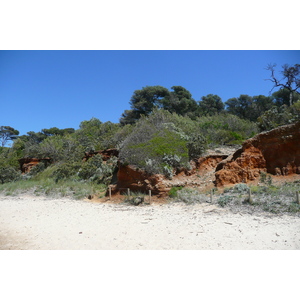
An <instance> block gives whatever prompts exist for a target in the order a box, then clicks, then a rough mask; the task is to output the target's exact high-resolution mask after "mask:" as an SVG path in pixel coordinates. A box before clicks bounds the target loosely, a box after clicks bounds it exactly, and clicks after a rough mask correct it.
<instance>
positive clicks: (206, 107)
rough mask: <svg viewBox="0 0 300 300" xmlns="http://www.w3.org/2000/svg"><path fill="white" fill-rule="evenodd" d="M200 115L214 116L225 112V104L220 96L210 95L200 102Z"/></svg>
mask: <svg viewBox="0 0 300 300" xmlns="http://www.w3.org/2000/svg"><path fill="white" fill-rule="evenodd" d="M199 110H200V114H201V115H204V116H207V115H208V116H212V115H215V114H218V113H220V112H222V111H223V110H224V103H223V102H222V99H221V98H220V97H219V96H218V95H213V94H208V95H207V96H203V97H202V98H201V101H199Z"/></svg>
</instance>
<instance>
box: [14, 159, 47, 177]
mask: <svg viewBox="0 0 300 300" xmlns="http://www.w3.org/2000/svg"><path fill="white" fill-rule="evenodd" d="M42 161H43V162H47V163H49V164H50V163H51V159H50V158H41V159H40V158H30V157H24V158H21V159H19V164H20V169H21V171H22V173H23V174H26V173H29V172H30V170H31V169H32V168H33V167H34V166H36V165H37V164H39V163H40V162H42Z"/></svg>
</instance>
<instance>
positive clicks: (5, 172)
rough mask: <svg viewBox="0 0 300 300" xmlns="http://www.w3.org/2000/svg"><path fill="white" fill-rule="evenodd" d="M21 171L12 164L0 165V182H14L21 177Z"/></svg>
mask: <svg viewBox="0 0 300 300" xmlns="http://www.w3.org/2000/svg"><path fill="white" fill-rule="evenodd" d="M20 177H21V173H20V172H18V171H17V170H16V169H15V168H13V167H11V166H0V182H1V183H2V184H3V183H6V182H12V181H16V180H18V179H20Z"/></svg>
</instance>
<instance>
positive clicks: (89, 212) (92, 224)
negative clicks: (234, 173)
mask: <svg viewBox="0 0 300 300" xmlns="http://www.w3.org/2000/svg"><path fill="white" fill-rule="evenodd" d="M0 249H2V250H9V249H12V250H13V249H18V250H39V249H41V250H42V249H43V250H55V249H58V250H85V249H86V250H88V249H90V250H101V249H105V250H115V249H120V250H127V249H131V250H135V249H147V250H156V249H157V250H163V249H166V250H177V249H180V250H184V249H186V250H201V249H205V250H222V249H226V250H231V249H236V250H244V249H247V250H272V249H275V250H285V249H287V250H293V249H300V218H299V217H293V216H287V215H285V216H270V215H267V214H259V215H257V214H256V215H254V214H253V215H251V214H248V213H245V214H243V213H236V214H234V213H232V212H229V211H228V210H226V209H223V208H220V207H217V206H215V205H212V204H209V203H205V204H197V205H190V206H188V205H185V204H180V203H173V204H164V205H157V204H152V205H144V206H138V207H134V206H129V205H124V204H108V203H94V202H90V201H82V200H71V199H67V198H65V199H64V198H62V199H48V198H43V197H33V196H30V195H22V196H16V197H11V196H0Z"/></svg>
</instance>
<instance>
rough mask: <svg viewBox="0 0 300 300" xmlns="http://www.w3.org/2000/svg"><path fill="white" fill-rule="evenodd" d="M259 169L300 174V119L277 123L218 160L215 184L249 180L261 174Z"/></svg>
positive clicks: (268, 171)
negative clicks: (298, 120)
mask: <svg viewBox="0 0 300 300" xmlns="http://www.w3.org/2000/svg"><path fill="white" fill-rule="evenodd" d="M260 172H267V173H270V174H273V175H290V174H300V122H298V123H296V124H292V125H286V126H281V127H278V128H276V129H273V130H271V131H268V132H264V133H261V134H258V135H257V136H255V137H253V138H251V139H249V140H247V141H245V142H244V144H243V145H242V149H239V150H237V151H236V152H235V153H234V154H233V155H231V156H229V157H228V158H227V159H225V160H223V161H222V162H220V163H219V164H218V166H217V168H216V173H215V178H216V179H215V184H216V186H223V185H226V184H234V183H239V182H245V183H247V182H248V181H251V180H254V179H256V178H258V177H259V174H260Z"/></svg>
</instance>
